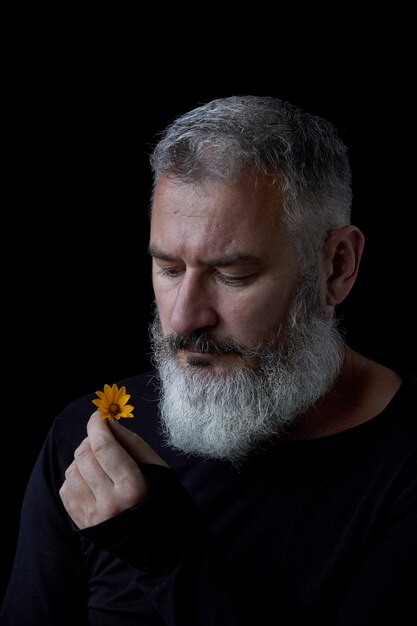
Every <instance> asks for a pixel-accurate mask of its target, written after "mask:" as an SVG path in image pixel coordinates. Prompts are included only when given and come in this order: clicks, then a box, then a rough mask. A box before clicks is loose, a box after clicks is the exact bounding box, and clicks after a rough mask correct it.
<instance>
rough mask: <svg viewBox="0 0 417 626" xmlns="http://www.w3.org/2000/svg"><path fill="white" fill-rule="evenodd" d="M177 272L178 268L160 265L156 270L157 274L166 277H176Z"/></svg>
mask: <svg viewBox="0 0 417 626" xmlns="http://www.w3.org/2000/svg"><path fill="white" fill-rule="evenodd" d="M179 273H180V270H179V269H176V268H173V267H160V268H159V270H158V274H159V276H166V277H167V278H176V277H177V276H178V274H179Z"/></svg>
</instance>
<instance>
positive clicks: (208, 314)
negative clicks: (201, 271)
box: [171, 273, 218, 335]
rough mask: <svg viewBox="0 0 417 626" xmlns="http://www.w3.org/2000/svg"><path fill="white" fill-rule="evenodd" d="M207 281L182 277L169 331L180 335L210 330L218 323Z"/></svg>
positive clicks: (192, 277)
mask: <svg viewBox="0 0 417 626" xmlns="http://www.w3.org/2000/svg"><path fill="white" fill-rule="evenodd" d="M214 300H215V299H214V296H213V293H212V292H211V289H210V285H208V284H207V280H204V279H202V278H201V277H198V276H193V275H188V276H187V273H186V274H185V275H184V278H183V279H182V281H181V283H180V284H179V285H178V289H177V293H176V297H175V301H174V306H173V309H172V313H171V329H172V330H173V331H175V332H177V333H178V334H180V335H188V334H190V333H192V332H194V331H196V330H199V329H204V328H212V327H213V326H215V325H216V324H217V322H218V314H217V312H216V307H215V301H214Z"/></svg>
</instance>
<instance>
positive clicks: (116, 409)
mask: <svg viewBox="0 0 417 626" xmlns="http://www.w3.org/2000/svg"><path fill="white" fill-rule="evenodd" d="M119 411H120V407H119V405H118V404H111V405H110V406H109V413H110V415H111V416H112V417H114V416H115V415H117V414H118V412H119Z"/></svg>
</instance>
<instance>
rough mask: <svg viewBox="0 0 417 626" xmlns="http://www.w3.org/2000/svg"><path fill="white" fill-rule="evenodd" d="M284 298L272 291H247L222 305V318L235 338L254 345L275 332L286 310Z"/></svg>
mask: <svg viewBox="0 0 417 626" xmlns="http://www.w3.org/2000/svg"><path fill="white" fill-rule="evenodd" d="M286 304H287V303H286V298H282V297H279V296H278V294H277V293H276V292H275V290H274V291H269V290H268V291H267V292H263V291H257V292H253V293H247V294H245V295H243V296H241V297H239V298H238V299H237V300H235V301H234V302H229V303H228V305H226V306H225V307H224V311H223V312H224V315H223V319H224V321H225V322H226V324H227V326H228V331H229V333H230V334H231V335H233V336H234V337H235V338H236V339H237V340H239V339H240V340H241V341H242V342H243V343H246V344H247V345H254V344H255V343H257V342H258V341H259V340H262V339H268V338H270V336H271V334H273V333H275V332H276V330H277V328H278V327H279V324H280V322H281V320H282V319H283V317H284V316H285V311H286Z"/></svg>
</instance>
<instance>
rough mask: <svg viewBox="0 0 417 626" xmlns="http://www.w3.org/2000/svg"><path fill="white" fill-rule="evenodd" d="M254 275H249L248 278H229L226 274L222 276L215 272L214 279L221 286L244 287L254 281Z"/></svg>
mask: <svg viewBox="0 0 417 626" xmlns="http://www.w3.org/2000/svg"><path fill="white" fill-rule="evenodd" d="M255 276H256V275H255V274H249V275H248V276H230V275H228V274H222V273H221V272H217V274H216V279H217V280H218V281H219V282H220V283H222V284H223V285H233V286H235V287H240V286H242V285H246V284H248V283H249V282H252V280H254V279H255Z"/></svg>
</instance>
